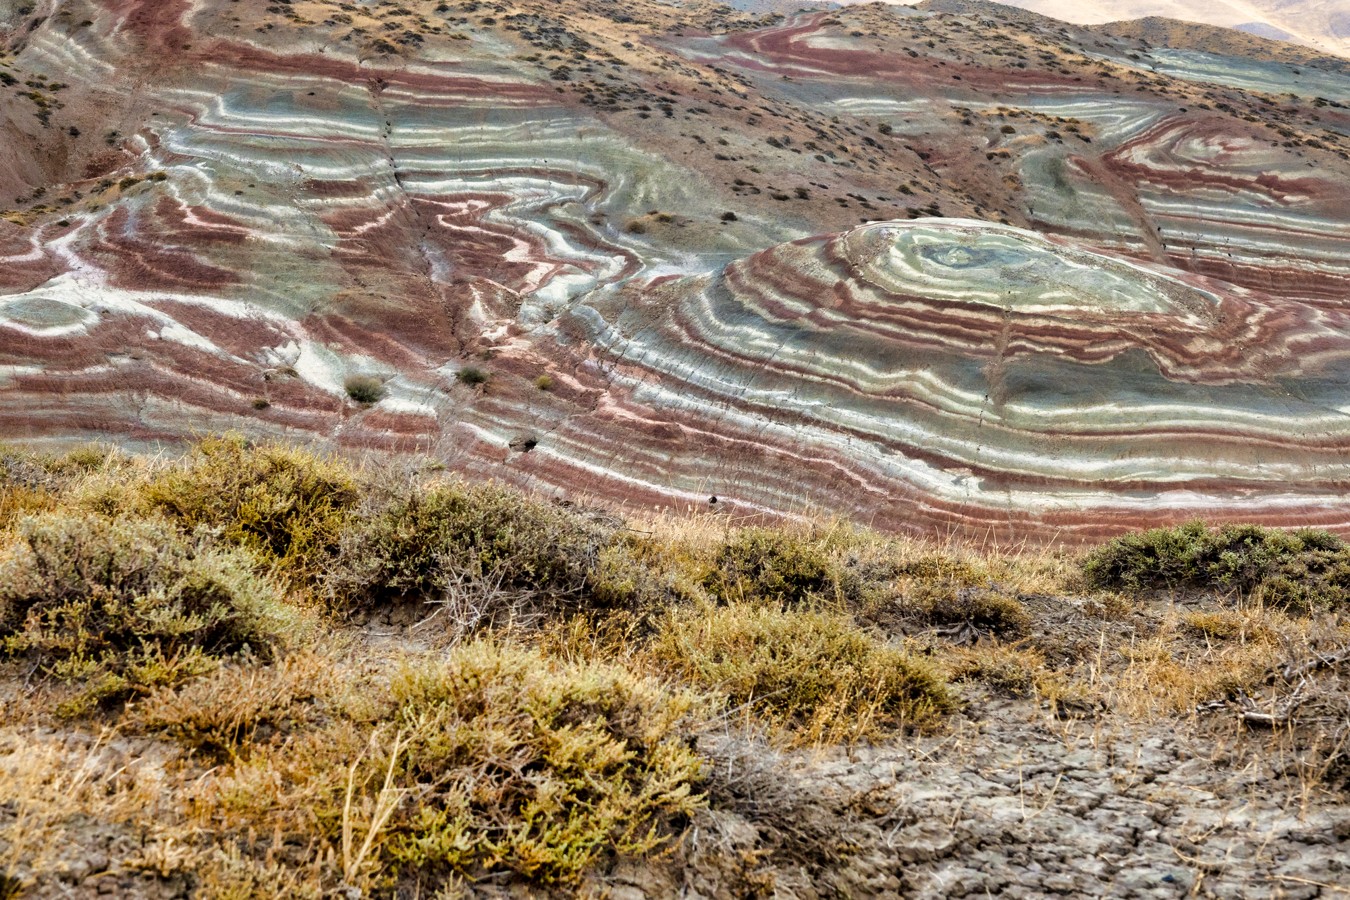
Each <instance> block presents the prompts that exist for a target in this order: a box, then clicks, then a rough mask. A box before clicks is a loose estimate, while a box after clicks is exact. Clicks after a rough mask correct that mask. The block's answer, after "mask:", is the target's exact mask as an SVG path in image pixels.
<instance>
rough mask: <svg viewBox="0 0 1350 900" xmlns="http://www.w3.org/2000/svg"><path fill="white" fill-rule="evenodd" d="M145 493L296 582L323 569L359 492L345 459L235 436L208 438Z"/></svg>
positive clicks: (184, 522) (190, 525)
mask: <svg viewBox="0 0 1350 900" xmlns="http://www.w3.org/2000/svg"><path fill="white" fill-rule="evenodd" d="M142 494H143V500H144V502H145V503H146V504H147V505H148V506H149V508H150V509H151V510H153V511H156V512H160V513H163V514H165V515H167V516H168V517H169V518H171V519H172V520H173V521H175V522H177V523H178V524H180V525H181V526H183V527H184V528H185V529H187V530H194V529H197V528H207V529H211V530H213V531H215V532H217V533H219V534H220V536H221V537H222V538H224V539H225V540H226V541H228V542H229V543H232V544H237V545H239V546H242V547H244V548H246V549H248V550H250V551H252V552H254V553H256V554H258V555H259V557H260V558H261V560H262V561H263V562H265V563H275V564H277V565H278V566H279V568H280V569H281V571H282V572H283V573H284V574H285V575H287V576H290V577H293V578H296V579H298V580H301V581H312V580H313V579H314V578H316V577H317V576H318V575H319V573H320V572H322V571H324V570H325V569H326V566H327V563H328V561H329V560H330V558H331V556H332V554H333V553H334V552H335V551H336V549H337V542H338V538H339V534H340V532H341V530H342V526H343V523H344V522H345V520H346V517H347V514H348V512H349V511H350V510H351V508H352V507H353V506H354V505H355V504H356V502H357V500H358V498H359V485H358V482H357V479H356V476H355V475H354V474H353V473H352V471H351V470H350V469H349V468H348V467H346V466H345V465H343V464H341V463H338V462H335V461H333V460H330V459H325V458H323V457H321V456H318V455H316V454H314V453H311V452H309V451H306V450H302V449H299V448H296V447H289V446H285V445H282V444H271V443H269V444H256V445H255V444H250V443H249V442H247V441H246V440H244V438H242V437H240V436H238V435H228V436H225V437H213V438H207V439H206V440H203V441H201V442H200V443H198V444H197V445H196V446H195V447H193V448H192V451H191V452H190V453H189V454H188V457H187V459H186V460H184V461H183V462H182V463H181V464H178V465H173V466H171V467H169V468H168V469H166V470H165V471H163V472H160V473H158V474H157V475H155V476H154V477H153V478H152V479H151V480H150V481H149V482H148V484H146V485H145V487H144V488H143V489H142Z"/></svg>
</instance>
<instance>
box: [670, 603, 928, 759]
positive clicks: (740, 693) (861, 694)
mask: <svg viewBox="0 0 1350 900" xmlns="http://www.w3.org/2000/svg"><path fill="white" fill-rule="evenodd" d="M654 651H655V654H656V657H657V659H658V660H660V661H661V662H662V663H663V664H664V665H666V666H667V667H668V668H669V669H670V670H671V671H673V672H675V673H676V674H678V675H680V676H682V677H684V678H687V679H689V680H691V681H693V682H694V683H696V684H699V685H703V686H706V687H708V688H712V689H714V690H717V691H719V692H721V693H723V694H725V696H726V697H727V699H728V702H729V703H730V704H731V705H732V706H733V707H741V706H746V707H747V708H748V709H750V710H751V711H752V712H753V713H754V714H755V715H756V716H758V717H759V718H760V719H762V720H763V721H765V722H767V723H768V724H769V725H770V726H771V727H772V728H774V729H776V730H778V731H779V732H780V733H781V734H785V735H786V736H787V737H788V740H789V742H790V743H796V744H806V743H813V742H816V741H837V740H847V741H855V740H860V739H863V738H871V737H877V736H880V735H883V734H886V733H887V732H892V731H896V730H900V729H904V728H923V727H926V726H930V725H932V724H934V723H935V722H936V721H937V719H938V718H939V717H940V715H941V714H942V713H944V712H947V711H949V710H951V709H952V708H953V706H954V701H953V699H952V697H951V695H950V693H949V692H948V689H947V687H946V685H945V684H944V683H943V681H942V679H941V678H940V677H939V676H938V674H937V673H936V672H935V671H934V670H933V669H932V668H931V667H930V666H929V665H928V664H927V663H925V662H924V661H923V660H921V659H919V658H917V657H915V656H913V655H912V654H910V653H908V652H907V651H905V650H903V649H901V648H899V647H896V646H893V645H891V644H887V643H885V642H884V641H882V640H880V639H879V638H877V637H875V636H873V635H872V634H870V633H868V632H866V631H863V630H862V629H860V628H859V627H858V626H857V625H856V624H855V623H854V622H853V620H852V619H851V618H850V617H848V616H845V615H840V614H835V613H829V612H821V611H810V610H787V611H784V610H782V609H779V608H775V607H766V606H763V605H756V604H742V603H736V604H731V605H729V606H724V607H720V608H714V609H707V608H704V609H689V610H682V611H679V612H676V613H673V614H672V615H671V616H670V618H669V620H668V622H667V623H666V627H665V628H664V630H663V631H662V633H661V634H660V635H658V637H657V639H656V642H655V646H654Z"/></svg>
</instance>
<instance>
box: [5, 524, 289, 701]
mask: <svg viewBox="0 0 1350 900" xmlns="http://www.w3.org/2000/svg"><path fill="white" fill-rule="evenodd" d="M295 624H296V622H295V619H294V617H293V616H292V614H290V613H289V612H288V611H287V609H286V607H284V606H283V605H282V604H281V602H280V600H279V597H278V595H277V593H276V591H275V590H274V589H273V588H272V587H271V586H270V585H269V584H268V583H267V582H266V581H265V580H263V579H261V578H259V577H258V576H257V575H255V574H254V573H253V572H252V571H251V570H250V568H249V565H248V561H247V560H243V559H240V558H239V557H237V556H236V555H234V554H233V553H230V552H226V551H221V550H216V549H212V548H210V547H207V546H204V545H202V544H200V543H198V542H196V541H193V540H189V539H187V538H185V537H183V535H182V534H181V533H179V532H178V531H177V530H175V529H174V528H173V527H171V526H170V525H168V524H167V523H165V522H160V521H136V520H121V521H113V520H109V519H106V518H103V517H100V516H95V515H88V514H86V515H78V514H63V513H46V514H43V515H40V516H36V517H30V518H26V519H24V520H22V521H21V522H20V524H19V526H18V529H17V533H16V534H12V535H11V536H9V538H8V542H7V545H6V546H5V547H4V550H3V556H2V557H0V653H3V655H4V656H7V657H11V658H15V657H18V658H24V659H27V660H31V661H32V662H33V663H35V664H37V665H38V666H39V667H40V668H41V669H42V670H43V671H45V672H46V673H48V674H49V675H51V676H54V677H56V678H58V679H60V680H63V681H68V682H76V683H79V684H80V685H82V687H83V692H82V694H81V695H80V697H79V698H78V699H77V701H76V702H75V705H74V706H72V707H71V711H74V712H78V711H80V710H81V709H83V708H85V707H88V706H89V705H90V704H93V703H96V702H117V701H121V700H124V699H126V698H127V697H130V696H132V695H135V694H138V693H142V692H144V691H147V690H149V689H151V688H153V687H156V686H159V685H163V684H174V683H178V682H181V681H183V680H185V679H187V678H190V677H192V676H194V675H198V674H201V673H202V672H204V671H207V670H209V669H210V668H212V667H213V665H214V664H215V660H217V659H219V658H221V657H224V656H229V655H232V654H236V653H239V652H240V651H243V650H245V649H247V650H248V651H250V652H251V653H252V654H254V655H255V656H259V657H263V658H265V657H266V656H267V655H268V654H269V652H270V650H271V648H272V647H273V646H274V645H275V644H276V643H277V642H278V640H279V635H280V634H281V633H283V632H284V631H287V630H290V629H291V628H293V626H294V625H295Z"/></svg>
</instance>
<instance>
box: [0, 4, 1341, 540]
mask: <svg viewBox="0 0 1350 900" xmlns="http://www.w3.org/2000/svg"><path fill="white" fill-rule="evenodd" d="M239 7H246V8H245V9H240V8H239ZM442 7H444V9H442ZM616 9H617V8H616V7H615V6H614V5H611V4H600V5H596V4H590V3H586V2H581V0H577V2H573V0H565V2H562V3H551V4H543V3H529V2H503V3H499V4H495V5H494V6H493V7H492V8H488V7H486V6H482V5H481V4H475V3H460V4H448V3H443V4H436V3H425V2H408V3H405V4H402V5H394V4H379V3H365V4H347V5H340V4H337V3H326V2H318V0H312V2H311V0H296V2H294V3H291V4H278V5H277V6H275V7H267V8H266V11H263V10H261V9H259V8H258V7H257V6H256V5H248V4H233V3H228V2H216V0H197V2H187V0H174V2H163V0H155V2H151V0H74V2H66V3H62V4H57V3H54V2H47V3H45V4H43V3H37V4H34V8H32V9H28V11H27V12H20V11H14V12H9V13H0V29H3V33H4V35H5V36H6V42H7V45H8V47H9V48H10V52H9V54H8V55H7V56H4V57H0V75H4V76H8V78H5V77H0V82H5V86H4V87H0V112H3V113H4V123H5V128H6V135H7V140H6V141H5V142H4V147H3V148H0V155H3V158H0V207H5V208H6V209H8V212H6V213H4V215H3V218H0V398H2V399H3V401H4V402H3V403H0V433H2V434H3V435H4V436H5V437H6V438H8V439H10V440H14V441H20V442H27V443H32V444H36V445H61V444H65V443H69V442H73V441H77V440H87V439H90V438H100V439H109V440H114V441H117V442H121V443H123V444H126V445H129V446H140V447H144V446H149V445H155V444H160V443H177V442H181V441H182V440H184V439H185V438H187V437H188V436H190V435H192V434H194V433H201V432H204V431H212V430H221V429H241V430H244V431H245V432H247V433H250V434H256V435H275V436H284V437H290V438H302V439H308V440H315V441H319V442H322V443H326V444H329V445H333V446H341V447H348V448H373V449H378V450H388V451H396V452H419V453H430V454H433V455H435V456H437V457H438V458H440V459H441V460H443V461H444V462H446V463H447V464H449V465H450V466H451V467H452V468H455V469H457V470H459V471H463V472H466V473H470V474H473V475H475V476H490V477H497V478H503V479H506V480H510V481H513V482H516V483H520V484H524V485H528V486H531V487H535V488H538V489H543V490H546V491H556V492H560V493H565V494H569V495H572V496H581V497H591V498H601V499H605V500H608V501H613V502H620V503H630V504H635V505H636V504H641V505H644V506H645V505H665V506H677V507H683V506H699V507H706V506H707V505H709V502H710V500H711V498H713V497H716V498H717V503H716V508H718V509H728V510H731V511H733V512H736V513H750V514H771V515H773V514H788V515H791V514H798V513H808V512H829V513H838V514H842V515H845V516H847V517H849V518H852V519H856V520H860V521H864V522H868V523H872V524H876V525H879V526H882V527H886V528H893V529H910V530H922V531H927V532H936V533H950V532H954V531H962V532H972V533H982V532H987V531H989V530H991V529H992V530H994V531H996V532H997V533H999V534H1007V535H1010V536H1016V537H1027V538H1030V539H1033V540H1040V539H1050V538H1052V537H1055V536H1059V537H1061V538H1067V539H1078V538H1089V537H1096V536H1100V535H1101V534H1105V533H1110V532H1114V531H1118V530H1120V529H1123V528H1126V527H1135V526H1139V525H1144V524H1152V523H1159V522H1165V521H1175V520H1178V519H1184V518H1188V517H1194V516H1205V517H1212V518H1240V519H1248V520H1257V521H1263V522H1268V523H1274V524H1321V525H1325V526H1328V527H1332V528H1337V529H1341V530H1350V502H1347V501H1346V500H1344V499H1343V498H1344V497H1345V495H1346V490H1345V488H1346V482H1347V481H1350V467H1348V466H1347V464H1346V456H1347V449H1350V424H1347V423H1350V417H1347V415H1346V413H1347V410H1348V409H1350V384H1348V383H1347V378H1348V377H1350V76H1348V75H1346V74H1344V70H1343V69H1342V68H1338V67H1335V66H1331V67H1318V66H1316V65H1295V64H1289V63H1270V62H1260V61H1257V60H1254V59H1248V58H1244V57H1237V56H1223V55H1214V54H1206V53H1204V52H1202V51H1199V50H1195V49H1185V50H1168V49H1165V48H1150V47H1147V46H1145V45H1143V44H1142V43H1139V42H1138V41H1136V40H1134V39H1129V38H1113V37H1108V36H1105V35H1102V34H1096V33H1091V32H1085V31H1079V30H1076V29H1071V28H1069V27H1068V26H1064V27H1060V26H1059V25H1058V24H1057V23H1051V24H1049V25H1047V24H1044V23H1042V22H1040V21H1038V20H1034V19H1030V20H1024V19H1017V20H1015V21H1013V20H1009V21H1001V20H993V19H990V18H989V16H990V15H993V14H992V13H989V12H988V11H987V9H985V8H983V7H980V8H979V9H977V10H976V11H975V12H969V13H966V14H960V15H957V14H938V13H932V12H924V11H915V10H909V9H876V8H871V7H866V8H854V9H849V10H846V11H840V12H836V13H819V14H814V15H801V16H797V17H794V18H787V19H782V18H781V17H778V18H766V19H755V18H753V17H750V16H748V15H742V14H737V13H734V12H731V11H729V10H726V9H725V8H718V7H715V6H714V5H712V4H696V3H691V4H686V5H684V6H682V7H671V6H667V5H665V4H658V3H650V4H646V3H635V4H633V5H632V6H631V7H626V9H628V11H627V12H623V13H622V14H620V13H619V12H617V11H616ZM6 17H7V18H6ZM9 81H13V82H14V83H13V84H9ZM466 369H477V370H479V371H480V372H481V373H483V374H485V375H486V376H487V379H488V380H487V381H486V383H485V384H475V383H474V382H475V381H476V380H477V379H476V378H474V377H465V375H464V373H465V370H466ZM358 375H359V376H369V377H373V378H376V379H378V380H379V381H380V382H381V383H382V384H383V397H382V398H381V399H380V400H379V402H377V403H373V404H360V403H357V402H355V401H353V400H352V399H351V398H350V397H349V396H348V393H347V391H346V389H345V385H346V383H347V382H348V380H349V379H350V378H351V377H353V376H358ZM541 376H546V377H547V381H542V382H541V381H539V379H540V377H541ZM540 384H543V385H544V387H542V388H541V387H540V386H539V385H540Z"/></svg>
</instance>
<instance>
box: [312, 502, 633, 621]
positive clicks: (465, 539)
mask: <svg viewBox="0 0 1350 900" xmlns="http://www.w3.org/2000/svg"><path fill="white" fill-rule="evenodd" d="M610 533H611V529H610V528H608V527H607V526H605V525H602V524H600V523H597V522H595V521H592V520H591V519H588V518H587V517H586V516H584V515H583V514H581V513H578V512H574V511H572V510H569V509H566V508H563V507H560V506H556V505H553V504H549V503H544V502H541V501H538V500H532V499H530V498H528V497H526V496H524V495H523V494H521V493H519V492H518V491H514V490H511V489H509V488H504V487H499V486H497V485H493V484H477V485H469V484H461V483H458V482H441V483H438V484H433V485H420V484H418V485H412V486H409V487H408V488H404V489H400V490H398V491H397V492H396V493H395V495H393V496H391V497H388V498H386V499H385V500H384V501H383V506H380V507H377V508H375V509H372V510H369V512H368V515H363V516H362V517H361V518H360V519H359V520H354V521H353V522H352V524H351V526H350V527H349V528H348V529H347V531H346V532H345V533H344V535H343V539H342V542H341V548H340V552H339V555H338V558H337V560H336V562H335V564H334V565H333V566H332V568H331V570H330V572H329V574H328V576H327V579H326V585H327V588H328V591H329V593H330V596H331V597H332V599H333V601H334V603H335V605H336V607H337V608H338V609H340V610H343V611H348V612H350V611H357V610H361V609H368V608H371V607H374V606H379V605H382V604H385V603H389V602H393V601H398V600H404V599H415V600H447V599H454V597H455V592H459V595H461V596H462V599H463V600H464V602H465V603H466V604H471V603H478V604H479V605H480V607H481V608H479V609H477V610H476V611H474V614H475V615H477V616H478V617H479V618H480V619H481V620H482V623H483V624H487V623H490V622H491V621H492V620H493V619H495V618H497V616H498V615H499V614H501V613H510V612H511V611H512V610H513V609H515V607H516V604H517V602H518V601H525V602H528V603H529V604H531V605H534V606H539V607H540V608H541V610H546V609H549V608H552V609H565V608H567V607H568V606H569V605H575V604H576V603H578V602H580V598H581V597H582V595H583V594H584V593H585V591H586V588H587V584H588V579H589V576H590V574H591V572H592V570H593V569H594V568H595V566H596V563H597V561H598V560H599V557H600V552H601V550H602V549H603V548H604V546H605V545H606V543H607V542H608V541H609V538H610ZM515 611H521V610H519V609H515ZM461 612H465V613H467V612H469V611H468V610H463V611H461Z"/></svg>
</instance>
